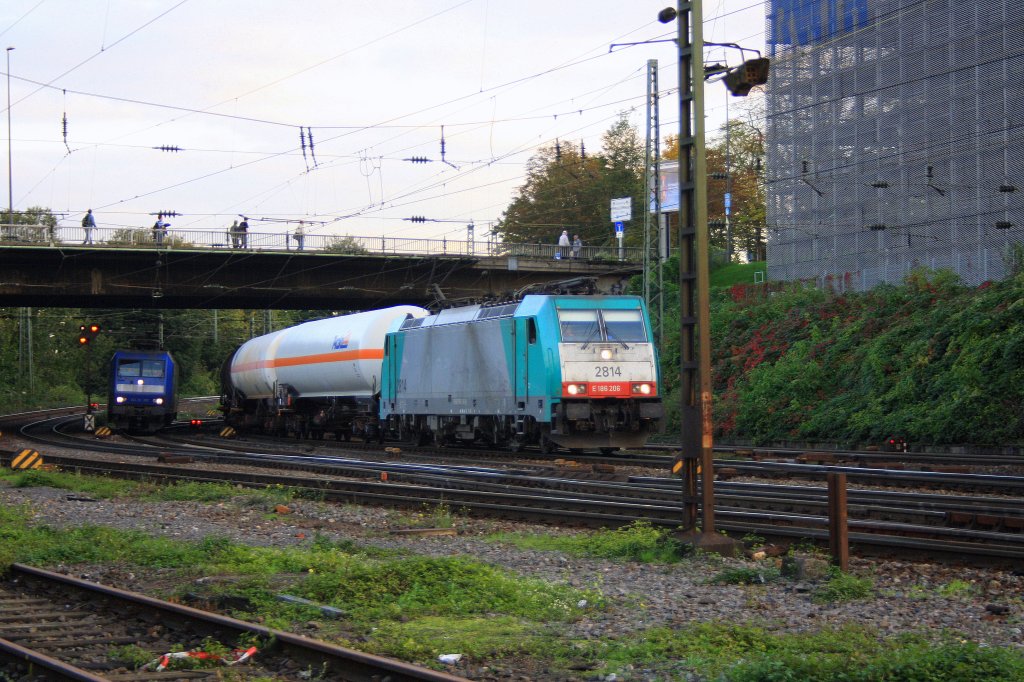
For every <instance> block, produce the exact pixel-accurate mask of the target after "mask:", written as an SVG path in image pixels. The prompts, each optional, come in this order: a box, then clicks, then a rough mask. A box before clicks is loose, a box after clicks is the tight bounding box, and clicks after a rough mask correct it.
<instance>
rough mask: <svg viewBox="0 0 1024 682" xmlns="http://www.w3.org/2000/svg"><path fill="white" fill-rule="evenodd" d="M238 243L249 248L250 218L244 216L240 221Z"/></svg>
mask: <svg viewBox="0 0 1024 682" xmlns="http://www.w3.org/2000/svg"><path fill="white" fill-rule="evenodd" d="M238 245H239V246H241V247H242V248H243V249H247V248H249V219H248V218H246V217H245V216H242V222H240V223H238Z"/></svg>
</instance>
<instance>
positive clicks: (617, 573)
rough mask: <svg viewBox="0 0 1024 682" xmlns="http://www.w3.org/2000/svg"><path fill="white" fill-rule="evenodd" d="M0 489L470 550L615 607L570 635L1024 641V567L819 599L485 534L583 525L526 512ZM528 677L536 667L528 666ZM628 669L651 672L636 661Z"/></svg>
mask: <svg viewBox="0 0 1024 682" xmlns="http://www.w3.org/2000/svg"><path fill="white" fill-rule="evenodd" d="M0 500H2V503H3V504H4V505H5V506H7V507H11V506H25V507H26V508H27V509H28V510H29V513H30V515H31V517H32V518H33V519H34V521H35V523H38V524H47V525H50V526H53V527H67V526H75V525H83V524H91V525H101V526H109V527H111V528H117V529H126V530H127V529H131V530H136V531H141V532H144V533H147V534H151V535H154V536H165V537H170V538H175V539H179V540H182V541H198V540H201V539H203V538H205V537H207V536H210V535H215V536H226V537H229V538H231V539H233V540H235V541H237V542H240V543H246V544H252V545H266V546H291V545H301V544H308V543H310V542H311V540H312V538H313V537H314V536H315V535H319V536H322V537H326V538H328V539H330V540H334V541H345V540H351V541H354V542H357V543H360V544H363V545H371V546H376V547H381V548H390V549H402V550H406V551H409V552H414V553H417V554H422V555H430V556H456V555H467V556H470V557H472V558H474V559H476V560H479V561H482V562H486V563H489V564H493V565H497V566H502V567H504V568H506V569H508V570H510V571H513V572H515V573H517V574H521V575H523V576H528V577H531V578H539V579H543V580H548V581H552V582H557V583H564V584H568V585H571V586H574V587H577V588H581V589H595V588H597V589H600V590H601V592H602V593H603V594H604V595H605V597H606V599H607V601H608V608H607V609H603V610H598V609H594V610H590V611H588V612H587V615H586V617H584V618H583V619H581V620H579V621H577V622H575V623H573V624H571V625H569V626H567V629H566V633H565V636H566V637H570V638H581V639H593V638H601V637H620V636H624V635H628V634H630V633H635V632H637V631H638V630H642V629H644V628H648V627H651V626H665V625H667V626H684V625H687V624H692V623H697V622H729V623H749V624H756V625H759V626H763V627H766V628H768V629H771V630H773V631H778V632H792V633H796V632H808V631H813V630H817V629H820V628H834V627H839V626H841V625H844V624H848V623H855V624H860V625H864V626H868V627H871V628H877V630H878V631H880V632H881V633H883V634H885V633H893V634H896V633H904V632H927V633H931V634H936V635H938V634H940V633H943V632H954V633H961V634H962V635H964V636H965V637H967V638H969V639H971V640H975V641H978V642H980V643H983V644H986V645H994V646H1009V647H1016V648H1024V618H1022V596H1024V591H1022V588H1024V577H1022V572H1021V571H1014V570H1011V569H991V568H980V567H965V566H953V565H949V564H929V563H911V562H904V561H894V560H867V559H862V558H858V557H854V558H853V559H852V560H851V567H850V569H851V571H852V572H853V573H855V574H857V575H861V576H866V577H870V578H871V579H872V581H873V583H874V590H873V593H872V596H871V597H869V598H867V599H861V600H856V601H851V602H844V603H839V604H818V603H815V602H814V601H813V600H812V594H813V589H814V587H815V583H814V581H813V580H809V579H808V580H794V579H785V580H781V581H777V582H768V583H766V584H761V585H710V584H708V583H707V581H708V579H709V578H711V577H713V576H714V575H716V574H718V573H720V572H721V571H724V570H726V569H729V568H740V567H764V568H766V569H767V568H769V567H774V566H775V563H774V562H775V561H777V560H776V559H771V558H768V559H763V560H759V561H754V560H751V559H747V558H741V559H722V558H719V557H704V558H700V559H696V560H690V561H684V562H682V563H679V564H673V565H649V564H638V563H626V562H619V561H605V560H595V559H586V558H579V557H575V556H569V555H565V554H562V553H559V552H537V551H525V550H521V549H518V548H516V547H514V546H511V545H509V544H504V543H496V542H493V541H490V540H487V539H486V536H487V535H489V534H491V533H493V532H496V531H516V532H526V533H530V532H536V533H552V532H577V531H565V530H561V531H559V530H555V529H552V528H549V527H541V526H533V525H528V524H518V523H512V522H504V521H492V520H475V519H466V518H461V517H460V518H458V519H457V523H456V527H457V530H458V534H457V535H439V536H430V535H425V536H420V535H396V534H392V533H391V531H394V530H397V526H398V525H399V524H400V522H401V520H402V519H403V518H406V519H407V518H408V513H405V514H404V515H403V514H400V513H398V512H394V511H389V510H385V509H379V508H372V507H356V506H334V505H327V504H323V503H318V502H296V503H293V504H290V505H289V509H288V513H286V514H278V515H275V516H274V517H273V518H268V515H267V513H266V510H265V509H256V508H251V507H245V506H240V505H235V504H232V503H230V502H221V503H215V504H205V503H199V502H139V501H136V500H89V499H88V498H86V497H85V496H82V495H78V494H74V493H69V492H68V491H66V490H57V489H53V488H17V489H16V488H11V487H9V486H7V485H6V484H3V483H0ZM126 567H127V568H126ZM48 568H55V569H56V570H62V571H65V572H68V573H72V574H76V575H82V573H83V572H84V573H87V575H85V576H83V577H86V578H88V579H91V580H95V581H97V582H103V583H107V584H112V585H116V586H118V587H122V588H124V589H130V590H135V591H139V592H147V590H148V591H149V592H150V593H152V588H153V585H154V583H153V580H152V578H153V576H151V575H147V574H146V572H145V571H142V570H136V569H135V568H134V567H131V566H130V561H129V558H127V557H126V562H125V565H121V566H89V567H78V566H58V567H48ZM954 581H962V582H963V583H966V584H969V585H970V586H971V587H970V589H969V590H961V591H957V595H956V596H952V597H947V596H943V593H942V592H941V588H942V587H943V586H945V585H949V584H951V583H953V582H954ZM155 596H162V595H159V594H157V595H155ZM304 634H309V633H304ZM313 636H315V635H313ZM451 672H453V673H456V674H462V675H466V676H468V677H473V678H474V679H508V678H506V677H505V676H504V675H501V674H496V671H494V670H490V671H489V672H488V673H487V674H483V673H480V672H479V670H477V669H473V668H460V667H455V668H452V669H451ZM535 674H536V671H534V672H533V673H531V675H535ZM511 679H516V678H515V677H512V678H511ZM522 679H536V678H535V677H531V676H529V675H528V676H527V677H523V678H522ZM580 679H584V677H583V676H581V678H580ZM620 679H622V678H621V677H620ZM630 679H645V678H644V677H643V676H642V675H641V674H639V673H638V674H637V676H636V677H632V678H630Z"/></svg>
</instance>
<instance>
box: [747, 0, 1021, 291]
mask: <svg viewBox="0 0 1024 682" xmlns="http://www.w3.org/2000/svg"><path fill="white" fill-rule="evenodd" d="M768 12H769V13H768V17H767V36H768V38H767V41H768V50H769V55H770V57H771V58H772V65H771V77H770V78H769V81H768V86H767V95H766V106H767V116H768V121H767V123H768V125H767V140H766V157H767V158H766V161H767V163H766V178H765V180H766V188H767V201H768V206H767V220H768V227H769V230H768V274H769V277H771V278H773V279H782V280H804V279H814V280H818V281H819V282H820V283H822V284H825V283H827V282H831V283H832V284H833V286H841V287H844V288H853V289H860V290H863V289H868V288H871V287H873V286H875V285H877V284H879V283H882V282H890V283H897V282H900V281H902V279H903V277H904V276H905V275H906V273H907V272H909V271H910V270H911V269H912V268H914V267H917V266H925V267H929V268H933V269H940V268H944V269H951V270H953V271H955V272H956V273H957V274H959V275H960V277H961V279H962V280H963V281H964V282H965V283H967V284H971V285H976V284H979V283H981V282H984V281H986V280H993V279H1000V278H1003V277H1005V276H1006V274H1007V273H1008V267H1009V266H1008V262H1009V261H1008V258H1009V255H1008V254H1009V253H1011V252H1012V249H1013V245H1014V244H1016V245H1018V247H1017V248H1019V245H1020V243H1021V241H1022V240H1024V3H1021V2H1020V1H1019V0H975V2H953V1H952V0H770V3H769V6H768Z"/></svg>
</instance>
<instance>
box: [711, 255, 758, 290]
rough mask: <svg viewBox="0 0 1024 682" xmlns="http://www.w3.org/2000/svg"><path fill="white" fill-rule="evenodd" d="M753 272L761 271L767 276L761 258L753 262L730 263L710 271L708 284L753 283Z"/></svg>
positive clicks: (716, 285) (726, 285)
mask: <svg viewBox="0 0 1024 682" xmlns="http://www.w3.org/2000/svg"><path fill="white" fill-rule="evenodd" d="M755 272H761V273H764V275H765V276H767V273H768V267H767V265H766V264H765V262H764V261H763V260H762V261H755V262H753V263H730V264H728V265H723V266H722V267H720V268H715V269H714V270H712V271H711V275H710V284H711V286H712V287H731V286H732V285H734V284H755V282H754V273H755Z"/></svg>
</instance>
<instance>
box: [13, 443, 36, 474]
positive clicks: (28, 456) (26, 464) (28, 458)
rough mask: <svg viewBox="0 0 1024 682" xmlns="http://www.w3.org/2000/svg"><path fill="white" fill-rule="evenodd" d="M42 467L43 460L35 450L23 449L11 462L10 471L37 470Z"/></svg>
mask: <svg viewBox="0 0 1024 682" xmlns="http://www.w3.org/2000/svg"><path fill="white" fill-rule="evenodd" d="M41 466H43V458H42V456H41V455H40V454H39V452H38V451H37V450H32V449H31V448H25V449H24V450H22V451H21V452H19V453H18V454H16V455H15V456H14V458H13V459H12V460H11V468H12V469H38V468H39V467H41Z"/></svg>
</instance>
